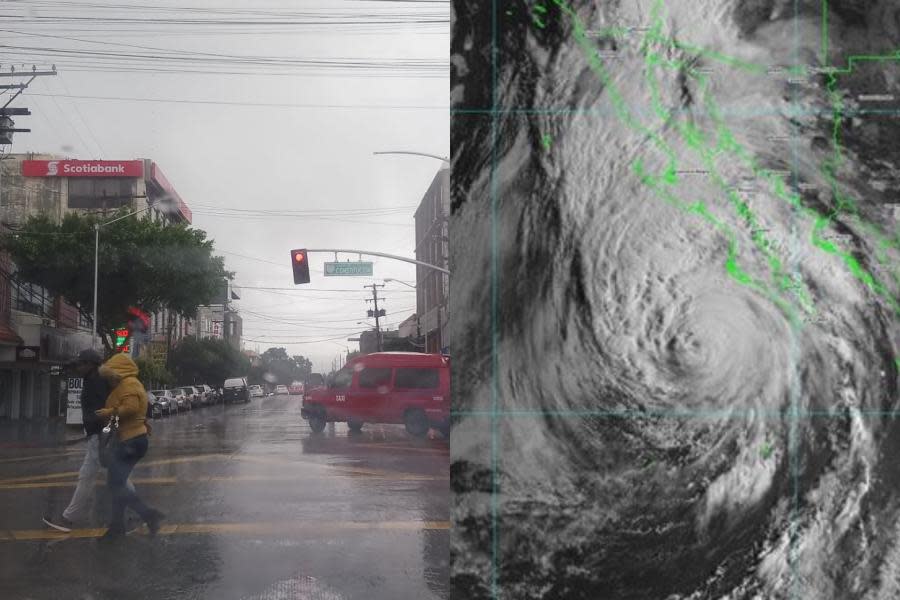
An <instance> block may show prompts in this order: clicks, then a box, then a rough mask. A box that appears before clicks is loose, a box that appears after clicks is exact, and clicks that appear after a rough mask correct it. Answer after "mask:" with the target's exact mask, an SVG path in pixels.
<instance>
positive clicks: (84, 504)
mask: <svg viewBox="0 0 900 600" xmlns="http://www.w3.org/2000/svg"><path fill="white" fill-rule="evenodd" d="M99 472H100V436H99V435H97V434H96V433H95V434H93V435H91V436H88V439H87V448H86V450H85V452H84V462H82V464H81V469H79V471H78V484H77V485H76V486H75V493H74V494H73V495H72V501H71V502H69V506H68V507H66V510H64V511H63V517H65V518H66V519H68V520H70V521H81V520H82V519H84V518H85V517H86V516H87V512H88V509H89V508H90V504H91V499H92V498H93V497H94V487H95V485H96V484H97V473H99ZM126 485H127V487H128V488H129V489H130V490H131V491H132V492H133V491H134V485H133V484H132V483H131V481H129V482H128V483H127V484H126Z"/></svg>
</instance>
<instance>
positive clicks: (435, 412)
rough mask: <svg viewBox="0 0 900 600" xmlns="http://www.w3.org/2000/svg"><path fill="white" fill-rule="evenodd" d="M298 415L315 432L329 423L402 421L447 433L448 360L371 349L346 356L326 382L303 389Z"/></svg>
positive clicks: (422, 430) (421, 430) (353, 425)
mask: <svg viewBox="0 0 900 600" xmlns="http://www.w3.org/2000/svg"><path fill="white" fill-rule="evenodd" d="M300 414H301V416H302V417H303V418H304V419H307V420H308V421H309V426H310V427H311V428H312V430H313V431H315V432H320V431H322V430H323V429H325V424H326V423H330V422H345V421H346V423H347V426H348V427H350V429H351V430H352V431H359V430H360V429H362V426H363V423H402V424H404V425H406V431H407V432H409V433H410V435H414V436H416V437H422V436H424V435H425V434H427V433H428V429H429V428H430V427H434V428H435V429H437V430H438V431H440V432H441V433H442V434H443V435H444V436H445V437H447V436H448V435H449V434H450V359H449V358H448V357H446V356H443V355H441V354H419V353H415V352H377V353H375V354H366V355H364V356H359V357H356V358H354V359H353V360H351V361H350V362H349V363H347V365H346V366H345V367H344V368H343V369H341V370H340V371H338V372H337V373H336V374H335V376H334V377H333V378H332V380H331V381H330V382H329V383H328V385H326V386H322V387H314V388H311V389H307V391H306V394H305V395H304V396H303V408H302V409H301V411H300Z"/></svg>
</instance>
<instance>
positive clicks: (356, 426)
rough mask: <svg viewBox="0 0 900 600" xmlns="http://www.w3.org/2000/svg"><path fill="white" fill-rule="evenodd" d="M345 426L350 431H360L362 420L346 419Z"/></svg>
mask: <svg viewBox="0 0 900 600" xmlns="http://www.w3.org/2000/svg"><path fill="white" fill-rule="evenodd" d="M347 427H349V428H350V431H352V432H353V433H359V432H360V431H362V427H363V422H362V421H357V420H356V419H348V420H347Z"/></svg>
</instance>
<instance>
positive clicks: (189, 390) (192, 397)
mask: <svg viewBox="0 0 900 600" xmlns="http://www.w3.org/2000/svg"><path fill="white" fill-rule="evenodd" d="M178 389H180V390H181V393H182V394H184V397H185V399H186V401H187V402H188V403H189V404H190V408H194V407H198V406H200V393H199V392H198V391H197V388H195V387H193V386H190V385H183V386H181V387H179V388H178Z"/></svg>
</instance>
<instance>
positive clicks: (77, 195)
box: [69, 177, 134, 209]
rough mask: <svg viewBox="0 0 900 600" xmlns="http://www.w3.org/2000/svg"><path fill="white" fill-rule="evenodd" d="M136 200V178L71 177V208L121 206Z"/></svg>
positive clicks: (128, 204)
mask: <svg viewBox="0 0 900 600" xmlns="http://www.w3.org/2000/svg"><path fill="white" fill-rule="evenodd" d="M133 200H134V180H133V179H130V178H122V177H83V178H82V177H71V178H69V208H93V209H104V208H113V209H115V208H121V207H123V206H130V205H131V203H132V202H133Z"/></svg>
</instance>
